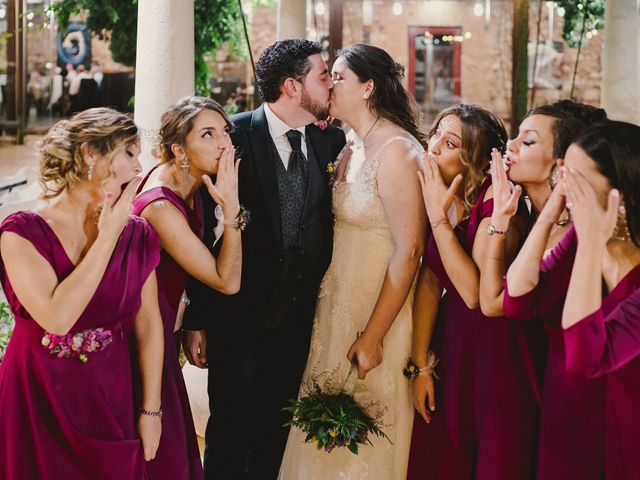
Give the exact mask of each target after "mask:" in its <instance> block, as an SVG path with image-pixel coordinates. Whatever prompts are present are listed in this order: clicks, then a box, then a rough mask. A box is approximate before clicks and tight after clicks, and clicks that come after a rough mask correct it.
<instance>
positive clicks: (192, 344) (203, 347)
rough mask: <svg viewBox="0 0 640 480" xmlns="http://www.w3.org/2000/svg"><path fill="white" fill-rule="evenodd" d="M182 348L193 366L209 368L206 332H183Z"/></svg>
mask: <svg viewBox="0 0 640 480" xmlns="http://www.w3.org/2000/svg"><path fill="white" fill-rule="evenodd" d="M182 348H184V354H185V355H186V357H187V360H188V361H189V363H190V364H191V365H195V366H196V367H198V368H207V333H206V332H205V331H204V330H196V331H195V332H190V331H187V330H183V332H182Z"/></svg>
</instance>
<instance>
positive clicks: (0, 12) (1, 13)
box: [0, 8, 7, 20]
mask: <svg viewBox="0 0 640 480" xmlns="http://www.w3.org/2000/svg"><path fill="white" fill-rule="evenodd" d="M6 16H7V11H6V10H5V9H4V8H0V20H4V17H6Z"/></svg>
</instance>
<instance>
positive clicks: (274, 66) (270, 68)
mask: <svg viewBox="0 0 640 480" xmlns="http://www.w3.org/2000/svg"><path fill="white" fill-rule="evenodd" d="M317 53H322V46H321V45H320V44H319V43H317V42H312V41H310V40H297V39H289V40H282V41H280V42H276V43H274V44H273V45H269V46H268V47H267V48H265V50H264V51H263V52H262V55H260V58H259V59H258V61H257V62H256V86H257V87H258V92H259V93H260V96H261V97H262V100H264V101H265V102H275V101H276V100H278V98H280V88H281V87H282V84H283V83H284V81H285V80H286V79H287V78H295V79H296V80H299V81H303V79H304V77H305V76H306V75H307V73H309V70H311V62H310V61H309V57H310V56H311V55H315V54H317Z"/></svg>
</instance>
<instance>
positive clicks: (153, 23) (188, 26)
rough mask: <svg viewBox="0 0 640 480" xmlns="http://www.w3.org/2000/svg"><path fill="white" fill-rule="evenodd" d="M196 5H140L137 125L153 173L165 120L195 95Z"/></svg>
mask: <svg viewBox="0 0 640 480" xmlns="http://www.w3.org/2000/svg"><path fill="white" fill-rule="evenodd" d="M193 1H194V0H139V1H138V41H137V46H136V93H135V102H136V103H135V115H134V116H135V121H136V124H137V125H138V127H139V128H140V131H141V139H142V142H141V144H142V145H141V146H142V153H141V155H140V162H141V163H142V166H143V168H144V169H145V171H146V170H148V169H149V168H150V167H151V166H153V165H154V163H155V159H154V158H153V157H152V156H151V148H152V147H153V142H154V138H155V136H156V134H157V132H158V127H159V126H160V115H162V113H163V112H164V111H165V110H166V108H167V107H168V106H169V105H171V104H173V103H175V102H176V100H178V99H180V98H182V97H185V96H187V95H193V92H194V75H195V73H194V40H193V38H194V26H193V14H194V7H193Z"/></svg>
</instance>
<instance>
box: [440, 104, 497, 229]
mask: <svg viewBox="0 0 640 480" xmlns="http://www.w3.org/2000/svg"><path fill="white" fill-rule="evenodd" d="M449 115H454V116H455V117H457V118H458V119H459V120H460V122H461V123H462V141H461V142H460V161H461V162H462V165H463V166H464V180H463V181H464V207H465V215H464V217H466V216H467V215H469V213H471V210H472V209H473V205H474V203H475V201H476V197H477V195H478V190H479V189H480V186H481V185H482V182H483V181H484V179H485V177H486V171H487V167H488V166H489V160H490V159H491V150H492V149H493V148H497V149H498V150H499V151H500V152H504V149H505V146H506V144H507V139H508V136H507V131H506V130H505V128H504V124H503V123H502V120H500V118H499V117H498V116H497V115H495V114H493V113H491V112H490V111H489V110H486V109H484V108H482V107H481V106H479V105H475V104H466V103H460V104H458V105H454V106H452V107H449V108H446V109H444V110H442V111H441V112H440V113H439V114H438V116H437V117H436V119H435V120H434V121H433V125H432V126H431V130H429V138H431V137H432V136H433V135H434V134H435V133H436V130H438V126H439V125H440V122H441V121H442V119H443V118H445V117H448V116H449Z"/></svg>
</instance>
